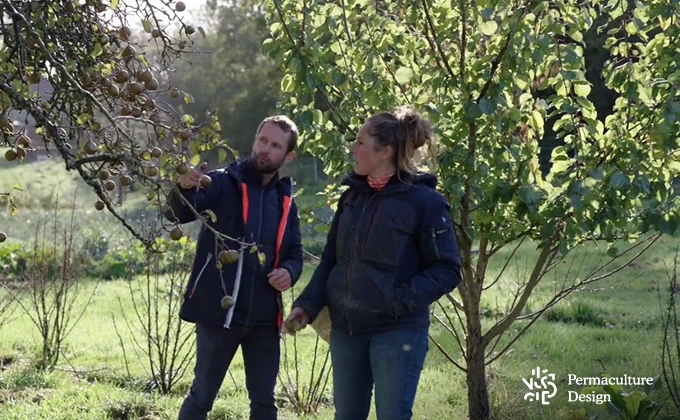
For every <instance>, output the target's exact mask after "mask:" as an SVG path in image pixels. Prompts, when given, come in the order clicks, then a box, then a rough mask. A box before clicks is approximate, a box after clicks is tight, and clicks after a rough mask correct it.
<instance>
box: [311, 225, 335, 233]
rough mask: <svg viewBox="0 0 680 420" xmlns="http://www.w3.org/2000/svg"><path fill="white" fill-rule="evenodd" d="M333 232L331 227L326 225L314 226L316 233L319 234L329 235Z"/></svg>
mask: <svg viewBox="0 0 680 420" xmlns="http://www.w3.org/2000/svg"><path fill="white" fill-rule="evenodd" d="M330 230H331V228H330V226H328V225H324V224H318V225H314V231H316V232H319V233H328V232H329V231H330Z"/></svg>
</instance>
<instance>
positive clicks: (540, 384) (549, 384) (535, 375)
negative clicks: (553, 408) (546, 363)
mask: <svg viewBox="0 0 680 420" xmlns="http://www.w3.org/2000/svg"><path fill="white" fill-rule="evenodd" d="M554 381H555V374H554V373H548V369H543V370H541V368H540V367H536V369H532V370H531V377H530V378H529V380H528V381H527V380H526V379H524V378H522V382H524V384H525V385H526V386H527V388H529V391H530V392H527V393H526V394H524V399H525V400H529V401H539V399H540V401H541V404H543V405H548V404H550V403H549V402H548V401H547V400H548V398H552V397H554V396H555V394H556V393H557V387H556V386H555V383H554ZM550 388H552V392H551V391H550Z"/></svg>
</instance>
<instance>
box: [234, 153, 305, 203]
mask: <svg viewBox="0 0 680 420" xmlns="http://www.w3.org/2000/svg"><path fill="white" fill-rule="evenodd" d="M223 170H224V172H225V173H227V174H229V175H231V177H232V178H234V179H235V180H236V182H237V183H238V184H241V183H244V182H245V183H247V184H248V185H253V186H257V187H261V186H262V178H261V177H260V173H259V172H258V171H257V169H255V168H254V167H253V165H252V162H251V161H250V159H249V158H245V159H240V160H237V161H234V162H232V163H230V164H229V165H228V166H227V167H226V168H224V169H223ZM270 185H271V186H273V187H276V188H278V189H279V190H280V191H281V192H283V194H284V195H290V196H292V195H293V178H291V177H289V176H284V177H280V176H279V172H278V171H277V172H276V174H275V175H274V178H273V179H272V182H271V184H270Z"/></svg>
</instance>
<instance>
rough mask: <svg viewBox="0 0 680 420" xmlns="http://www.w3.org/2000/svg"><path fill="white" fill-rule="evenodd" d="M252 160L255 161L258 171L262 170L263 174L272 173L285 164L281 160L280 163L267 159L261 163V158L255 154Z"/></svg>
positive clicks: (254, 164)
mask: <svg viewBox="0 0 680 420" xmlns="http://www.w3.org/2000/svg"><path fill="white" fill-rule="evenodd" d="M251 162H252V163H253V166H254V167H255V169H257V171H258V172H260V173H261V174H262V175H271V174H273V173H275V172H276V171H278V170H279V168H281V166H283V162H281V163H280V164H278V165H277V164H275V163H273V162H271V161H267V162H266V163H260V160H259V159H258V157H257V156H256V155H253V156H252V157H251Z"/></svg>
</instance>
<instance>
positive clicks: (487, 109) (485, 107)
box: [479, 98, 494, 115]
mask: <svg viewBox="0 0 680 420" xmlns="http://www.w3.org/2000/svg"><path fill="white" fill-rule="evenodd" d="M479 109H480V110H481V111H482V113H483V114H486V115H491V114H493V111H494V107H493V104H492V103H491V101H489V100H488V99H486V98H482V100H481V101H479Z"/></svg>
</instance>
